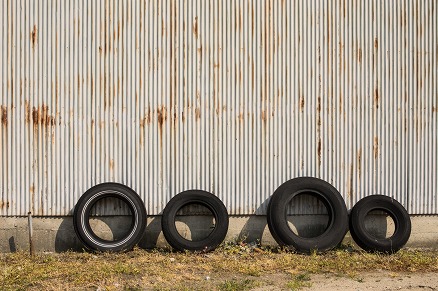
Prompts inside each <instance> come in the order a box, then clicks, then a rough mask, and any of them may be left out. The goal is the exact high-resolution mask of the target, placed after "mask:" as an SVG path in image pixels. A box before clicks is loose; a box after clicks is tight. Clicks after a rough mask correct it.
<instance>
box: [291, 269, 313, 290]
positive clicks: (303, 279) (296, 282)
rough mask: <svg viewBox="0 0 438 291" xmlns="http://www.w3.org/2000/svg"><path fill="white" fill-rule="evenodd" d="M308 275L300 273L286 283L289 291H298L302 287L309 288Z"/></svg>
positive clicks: (310, 284)
mask: <svg viewBox="0 0 438 291" xmlns="http://www.w3.org/2000/svg"><path fill="white" fill-rule="evenodd" d="M310 286H312V283H311V282H310V275H309V274H308V273H302V274H299V275H296V276H294V277H293V279H292V280H291V281H289V282H288V283H287V287H288V288H289V289H291V290H299V289H301V288H303V287H310Z"/></svg>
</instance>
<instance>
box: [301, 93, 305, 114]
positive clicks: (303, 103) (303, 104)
mask: <svg viewBox="0 0 438 291" xmlns="http://www.w3.org/2000/svg"><path fill="white" fill-rule="evenodd" d="M305 105H306V103H305V100H304V96H303V94H302V93H301V94H300V110H301V112H304V106H305Z"/></svg>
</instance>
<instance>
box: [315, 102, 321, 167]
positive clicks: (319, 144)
mask: <svg viewBox="0 0 438 291" xmlns="http://www.w3.org/2000/svg"><path fill="white" fill-rule="evenodd" d="M316 111H317V112H318V115H317V133H318V148H317V152H318V166H319V167H321V151H322V142H321V97H319V96H318V105H317V106H316Z"/></svg>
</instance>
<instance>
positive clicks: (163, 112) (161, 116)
mask: <svg viewBox="0 0 438 291" xmlns="http://www.w3.org/2000/svg"><path fill="white" fill-rule="evenodd" d="M166 120H167V109H166V107H164V106H161V108H158V109H157V121H158V125H159V126H160V128H161V127H162V126H163V124H164V122H165V121H166Z"/></svg>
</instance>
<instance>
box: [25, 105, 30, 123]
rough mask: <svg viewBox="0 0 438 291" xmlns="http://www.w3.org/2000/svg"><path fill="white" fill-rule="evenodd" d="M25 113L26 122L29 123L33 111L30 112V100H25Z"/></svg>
mask: <svg viewBox="0 0 438 291" xmlns="http://www.w3.org/2000/svg"><path fill="white" fill-rule="evenodd" d="M24 114H25V121H26V123H27V124H28V123H30V116H31V112H30V105H29V100H25V101H24Z"/></svg>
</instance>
